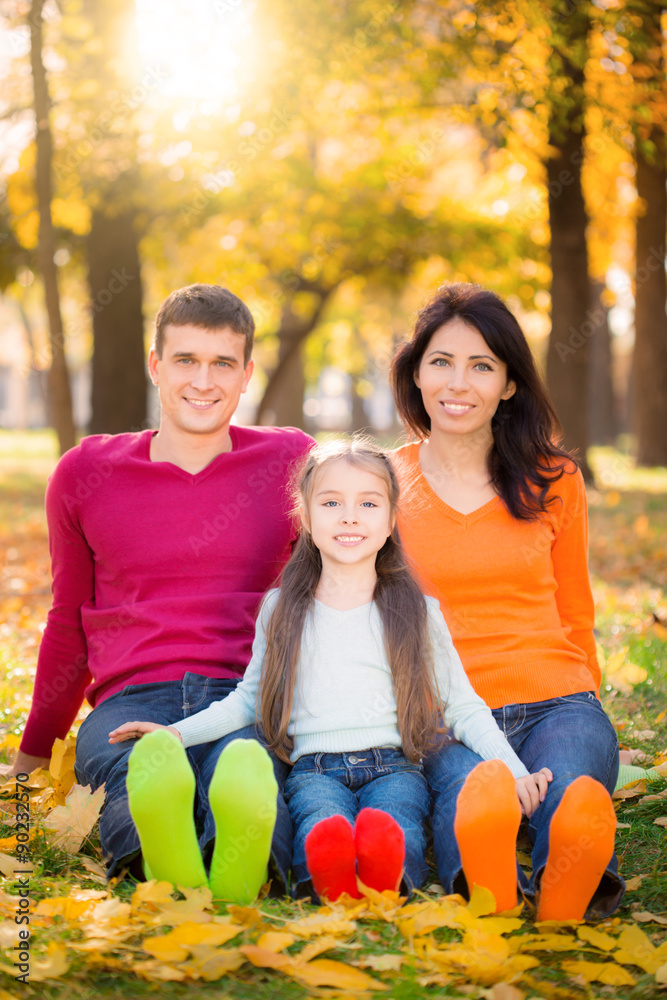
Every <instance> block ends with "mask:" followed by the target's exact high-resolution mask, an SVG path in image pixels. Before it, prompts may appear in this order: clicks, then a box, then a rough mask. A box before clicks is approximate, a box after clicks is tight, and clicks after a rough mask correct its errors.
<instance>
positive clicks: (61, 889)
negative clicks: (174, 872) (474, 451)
mask: <svg viewBox="0 0 667 1000" xmlns="http://www.w3.org/2000/svg"><path fill="white" fill-rule="evenodd" d="M593 457H594V462H595V465H596V469H597V474H598V483H599V489H597V490H592V491H591V492H590V494H589V503H590V514H591V568H592V572H593V580H594V590H595V598H596V604H597V620H598V629H599V642H600V652H601V656H602V658H603V660H604V663H605V681H604V687H603V699H604V704H605V707H606V709H607V711H608V712H609V714H610V716H611V718H612V720H613V722H614V724H615V726H616V727H617V729H618V732H619V738H620V741H621V745H622V746H626V747H633V748H640V749H641V750H642V751H643V752H644V753H645V754H646V755H647V759H648V761H649V762H650V763H654V764H655V763H657V764H660V763H662V762H664V761H665V760H667V678H666V677H665V668H666V667H667V593H666V591H667V499H666V497H667V472H666V471H665V470H662V471H661V470H634V469H633V468H632V464H631V463H630V461H629V460H628V459H627V458H625V457H624V456H622V455H620V454H619V453H617V452H612V451H605V450H598V451H597V452H595V453H594V456H593ZM52 464H53V451H52V444H51V442H50V440H49V439H48V437H47V436H46V435H43V434H35V435H23V434H21V435H18V434H0V609H1V614H0V636H1V639H2V641H1V642H0V657H1V658H2V667H3V670H2V671H1V672H0V677H1V678H2V679H1V680H0V685H1V690H0V695H1V698H0V705H1V706H2V712H3V716H4V718H3V721H2V723H1V724H0V745H1V748H2V752H3V753H4V759H5V760H8V759H10V757H11V754H12V753H13V749H14V747H15V746H16V745H17V742H18V733H19V732H20V729H21V725H22V723H23V721H24V719H25V717H26V713H27V711H28V707H29V697H30V689H31V682H32V676H33V673H34V668H35V662H36V654H37V648H38V644H39V638H40V634H41V631H42V630H43V627H44V620H45V616H46V611H47V609H48V606H49V584H50V578H49V567H48V552H47V543H46V527H45V519H44V514H43V495H44V483H45V479H46V475H47V474H48V472H49V470H50V468H51V467H52ZM60 750H61V753H60V756H59V757H58V758H57V759H56V760H54V763H53V765H52V773H50V774H49V773H46V772H40V773H38V774H36V775H34V776H33V777H32V778H31V781H30V782H29V796H30V806H31V808H30V812H31V820H32V823H33V829H32V832H31V839H30V841H29V842H28V845H27V851H24V852H23V853H21V846H20V845H19V843H18V841H17V839H16V833H17V830H16V826H15V809H14V806H13V804H12V800H11V796H12V794H13V793H14V791H15V785H14V783H13V782H10V783H6V784H5V785H4V786H3V788H2V789H0V809H1V810H2V812H0V819H1V820H2V825H0V871H1V872H2V881H1V882H0V948H1V949H2V956H1V957H0V1000H9V998H13V997H25V996H27V997H35V998H56V997H60V998H62V1000H65V998H67V1000H73V998H92V997H93V996H94V997H100V998H106V997H132V998H144V997H153V996H156V995H160V996H162V997H165V998H176V997H185V996H192V995H197V996H202V997H205V998H211V1000H212V998H222V997H230V998H239V1000H240V998H245V997H251V996H252V997H253V998H255V1000H269V998H285V1000H288V998H294V1000H301V998H305V997H311V996H313V997H315V996H326V997H332V998H336V997H372V996H373V994H377V995H378V996H384V997H387V998H389V1000H403V998H408V997H415V996H428V997H455V996H461V997H463V996H467V997H472V998H476V997H490V998H491V1000H522V998H526V1000H529V998H531V997H534V998H539V997H548V998H551V997H553V998H569V997H572V998H576V997H581V998H585V997H591V996H594V997H609V998H614V997H619V998H620V997H624V998H626V997H627V998H640V997H641V998H648V997H656V996H659V995H661V994H663V995H664V993H663V991H664V990H665V988H667V781H666V780H665V779H664V778H662V777H656V779H655V780H654V781H651V782H650V783H646V782H640V783H638V784H636V785H635V786H632V787H630V788H627V789H625V790H623V792H622V793H621V795H620V796H619V797H618V798H617V799H616V806H617V810H618V821H619V831H618V837H617V845H618V853H619V857H620V863H621V871H622V873H623V875H624V877H625V878H626V880H627V881H628V893H627V896H626V898H625V901H624V903H623V905H622V907H621V909H620V911H619V913H618V914H617V915H616V916H614V917H613V918H612V919H610V920H608V921H606V922H605V923H604V924H598V925H596V926H592V925H585V924H580V925H551V926H547V925H536V924H535V922H534V920H533V918H532V917H531V915H530V914H529V913H528V912H527V910H525V909H524V910H523V911H521V912H517V913H514V914H511V915H504V916H502V917H493V916H490V915H488V913H489V907H490V903H489V900H488V898H487V897H486V896H485V894H484V893H478V894H476V895H475V896H474V898H473V900H472V901H471V903H470V905H466V904H464V903H463V901H462V900H461V899H459V898H447V899H445V898H443V897H442V895H440V894H439V893H438V887H437V883H436V881H435V879H436V876H435V873H434V876H433V883H432V884H431V886H429V887H428V888H427V890H426V892H425V893H424V894H422V895H419V896H417V897H416V898H415V899H413V900H410V901H409V902H408V903H407V904H403V903H402V901H401V900H399V899H398V898H397V897H392V896H389V895H385V896H384V897H380V896H378V895H377V894H375V895H373V894H371V895H370V896H369V897H368V898H366V899H364V900H363V901H361V902H356V901H355V902H354V903H353V904H351V905H350V906H349V907H345V906H335V907H333V908H328V907H325V908H322V909H319V910H318V909H316V908H314V907H311V906H309V905H306V904H303V903H293V902H289V901H286V900H281V899H265V900H264V901H263V902H261V903H258V904H257V905H256V906H252V907H245V908H243V907H229V908H225V907H224V906H220V905H214V904H212V902H211V899H210V894H209V893H208V891H207V890H197V891H189V892H187V893H185V894H184V895H181V896H180V898H179V897H178V896H176V895H172V894H171V893H170V892H169V891H168V890H167V887H166V886H165V885H164V884H159V883H158V884H156V883H148V884H143V885H140V886H136V885H134V884H133V883H132V882H130V881H129V880H124V881H122V882H120V883H118V884H116V885H112V886H107V884H106V881H105V879H104V875H103V868H102V866H101V863H100V852H99V841H98V839H97V834H96V828H95V827H94V826H93V828H92V830H90V826H91V824H92V823H94V818H95V815H96V810H97V808H98V805H99V803H98V802H96V801H94V800H92V799H90V797H88V796H87V795H86V794H82V792H81V791H80V790H77V789H76V788H74V789H73V790H72V788H71V785H72V781H73V773H72V770H71V755H72V747H71V744H68V745H64V744H63V745H62V746H61V747H60ZM661 770H665V769H664V768H661ZM1 780H4V779H2V778H0V781H1ZM77 829H79V832H78V834H77V833H76V830H77ZM79 845H81V846H80V847H79ZM520 846H521V847H522V855H521V859H522V863H524V864H525V865H529V863H530V858H529V850H528V845H527V843H523V844H521V845H520ZM21 859H24V860H25V859H29V862H30V865H29V866H23V867H22V866H21ZM19 868H21V870H26V869H28V870H30V871H31V874H30V876H29V893H30V895H29V896H21V894H20V893H21V890H22V889H23V885H22V884H21V883H19V882H17V879H18V878H26V877H27V876H25V875H17V874H15V873H16V872H17V871H18V870H19ZM25 900H27V902H25ZM24 913H25V914H27V916H28V919H29V923H24V924H19V923H16V920H15V917H16V916H17V914H18V915H19V917H20V916H21V914H24ZM26 928H29V930H30V932H31V936H30V938H29V951H30V956H31V957H30V961H29V965H30V981H29V982H28V983H23V982H17V981H16V980H15V976H16V975H20V974H21V973H20V970H19V969H17V968H16V967H15V966H14V965H13V963H14V961H16V960H17V952H16V951H15V950H14V946H15V944H16V943H17V941H18V938H17V935H18V932H19V931H20V930H22V929H23V930H25V929H26ZM25 940H26V939H25V938H23V939H22V940H21V943H22V945H23V947H25Z"/></svg>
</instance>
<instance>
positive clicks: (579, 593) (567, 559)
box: [551, 469, 602, 691]
mask: <svg viewBox="0 0 667 1000" xmlns="http://www.w3.org/2000/svg"><path fill="white" fill-rule="evenodd" d="M554 493H556V494H558V496H560V497H561V499H562V506H561V507H560V512H559V514H560V517H559V519H558V521H557V522H556V524H555V531H556V534H555V538H554V542H553V545H552V547H551V558H552V562H553V568H554V576H555V578H556V582H557V584H558V589H557V591H556V605H557V607H558V613H559V615H560V620H561V622H562V624H563V626H564V627H565V628H566V629H567V631H568V639H569V640H570V642H572V643H574V645H575V646H578V647H579V649H581V650H582V652H583V653H584V655H585V657H586V668H587V670H588V672H589V673H590V676H591V689H592V690H594V691H597V689H598V688H599V686H600V681H601V679H602V675H601V672H600V667H599V665H598V660H597V653H596V650H595V636H594V635H593V626H594V624H595V606H594V603H593V594H592V592H591V582H590V577H589V573H588V505H587V502H586V487H585V485H584V478H583V476H582V474H581V472H580V471H579V469H577V471H576V472H574V473H573V474H571V475H569V474H568V473H565V475H563V476H561V478H560V479H559V480H558V482H557V483H556V484H555V486H554ZM553 510H554V514H556V513H557V512H558V501H556V502H555V503H554V504H553ZM558 522H559V523H558Z"/></svg>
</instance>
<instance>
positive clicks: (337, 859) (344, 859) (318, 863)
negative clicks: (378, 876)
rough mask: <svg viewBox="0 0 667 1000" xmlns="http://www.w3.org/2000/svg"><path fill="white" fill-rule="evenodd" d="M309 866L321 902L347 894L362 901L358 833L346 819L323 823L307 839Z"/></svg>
mask: <svg viewBox="0 0 667 1000" xmlns="http://www.w3.org/2000/svg"><path fill="white" fill-rule="evenodd" d="M305 849H306V864H307V866H308V872H309V874H310V878H311V881H312V883H313V888H314V889H315V892H316V893H317V895H318V896H319V897H320V899H329V900H331V901H332V902H333V900H334V899H338V897H339V896H340V895H341V894H342V893H344V892H346V893H348V895H350V896H352V897H353V898H354V899H359V890H358V889H357V876H356V872H355V867H354V863H355V852H354V832H353V830H352V824H351V823H350V821H349V820H347V819H345V817H344V816H339V815H335V816H330V817H329V818H328V819H321V820H320V821H319V823H316V824H315V826H314V827H313V829H312V830H311V831H310V833H309V834H308V835H307V837H306V841H305Z"/></svg>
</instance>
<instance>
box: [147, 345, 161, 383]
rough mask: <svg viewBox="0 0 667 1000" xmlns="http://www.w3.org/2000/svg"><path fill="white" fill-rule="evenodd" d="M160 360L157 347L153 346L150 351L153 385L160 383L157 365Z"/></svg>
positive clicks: (150, 369) (149, 365)
mask: <svg viewBox="0 0 667 1000" xmlns="http://www.w3.org/2000/svg"><path fill="white" fill-rule="evenodd" d="M159 361H160V359H159V358H158V356H157V352H156V350H155V348H154V347H151V349H150V351H149V352H148V374H149V375H150V377H151V382H152V383H153V385H157V384H158V370H157V366H158V362H159Z"/></svg>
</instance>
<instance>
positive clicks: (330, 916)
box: [285, 907, 357, 938]
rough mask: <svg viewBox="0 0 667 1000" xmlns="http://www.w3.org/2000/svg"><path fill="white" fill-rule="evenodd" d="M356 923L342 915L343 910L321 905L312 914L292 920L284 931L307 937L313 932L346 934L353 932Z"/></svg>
mask: <svg viewBox="0 0 667 1000" xmlns="http://www.w3.org/2000/svg"><path fill="white" fill-rule="evenodd" d="M356 929H357V924H356V922H355V921H354V920H348V919H346V918H345V916H344V911H343V910H339V911H337V910H335V909H330V908H329V907H323V908H322V909H320V910H318V912H317V913H313V914H312V916H309V917H302V918H301V919H300V920H293V921H291V922H290V923H289V924H287V925H286V926H285V930H286V931H290V932H291V933H292V934H296V935H297V936H298V937H302V938H309V937H312V936H313V934H339V935H342V936H347V935H348V934H354V932H355V931H356Z"/></svg>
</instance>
